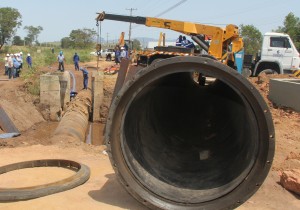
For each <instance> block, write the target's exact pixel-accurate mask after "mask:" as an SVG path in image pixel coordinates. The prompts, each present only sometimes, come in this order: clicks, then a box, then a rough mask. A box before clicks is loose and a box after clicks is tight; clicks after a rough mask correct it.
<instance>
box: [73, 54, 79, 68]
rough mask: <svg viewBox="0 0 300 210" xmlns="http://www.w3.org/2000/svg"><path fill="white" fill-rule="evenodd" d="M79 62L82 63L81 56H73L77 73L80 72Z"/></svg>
mask: <svg viewBox="0 0 300 210" xmlns="http://www.w3.org/2000/svg"><path fill="white" fill-rule="evenodd" d="M79 61H80V58H79V55H77V53H76V52H75V54H74V56H73V62H74V65H75V71H76V70H77V71H79Z"/></svg>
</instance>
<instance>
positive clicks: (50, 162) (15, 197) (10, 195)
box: [0, 159, 90, 201]
mask: <svg viewBox="0 0 300 210" xmlns="http://www.w3.org/2000/svg"><path fill="white" fill-rule="evenodd" d="M35 167H61V168H66V169H70V170H73V171H76V174H74V175H73V176H71V177H69V178H65V179H63V180H60V181H56V182H52V183H49V184H44V185H37V186H30V187H22V188H0V201H19V200H29V199H33V198H38V197H43V196H46V195H50V194H54V193H58V192H62V191H66V190H69V189H72V188H75V187H77V186H79V185H81V184H83V183H85V182H86V181H87V180H88V179H89V178H90V169H89V167H88V166H86V165H84V164H80V163H77V162H75V161H71V160H60V159H46V160H33V161H25V162H20V163H13V164H10V165H6V166H2V167H0V174H4V173H7V172H10V171H14V170H19V169H25V168H35Z"/></svg>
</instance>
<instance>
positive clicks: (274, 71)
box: [256, 69, 279, 76]
mask: <svg viewBox="0 0 300 210" xmlns="http://www.w3.org/2000/svg"><path fill="white" fill-rule="evenodd" d="M262 74H267V75H269V74H279V72H277V71H276V70H273V69H263V70H261V71H260V72H258V73H257V75H256V76H258V75H262Z"/></svg>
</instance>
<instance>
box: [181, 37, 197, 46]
mask: <svg viewBox="0 0 300 210" xmlns="http://www.w3.org/2000/svg"><path fill="white" fill-rule="evenodd" d="M182 46H183V47H185V48H195V45H194V43H193V42H191V41H190V40H187V39H186V37H185V36H183V37H182Z"/></svg>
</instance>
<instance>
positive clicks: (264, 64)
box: [250, 32, 300, 76]
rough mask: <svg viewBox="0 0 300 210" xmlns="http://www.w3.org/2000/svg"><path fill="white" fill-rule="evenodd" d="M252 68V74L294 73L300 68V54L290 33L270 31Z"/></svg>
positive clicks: (265, 36)
mask: <svg viewBox="0 0 300 210" xmlns="http://www.w3.org/2000/svg"><path fill="white" fill-rule="evenodd" d="M250 69H251V71H252V76H257V75H259V74H260V73H266V74H284V73H292V71H293V70H299V69H300V55H299V52H298V51H297V49H296V47H295V45H294V43H293V41H292V40H291V38H290V36H289V35H287V34H283V33H274V32H268V33H265V35H264V38H263V44H262V49H261V52H260V53H258V54H257V56H256V58H255V60H254V61H253V62H252V66H251V67H250Z"/></svg>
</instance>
